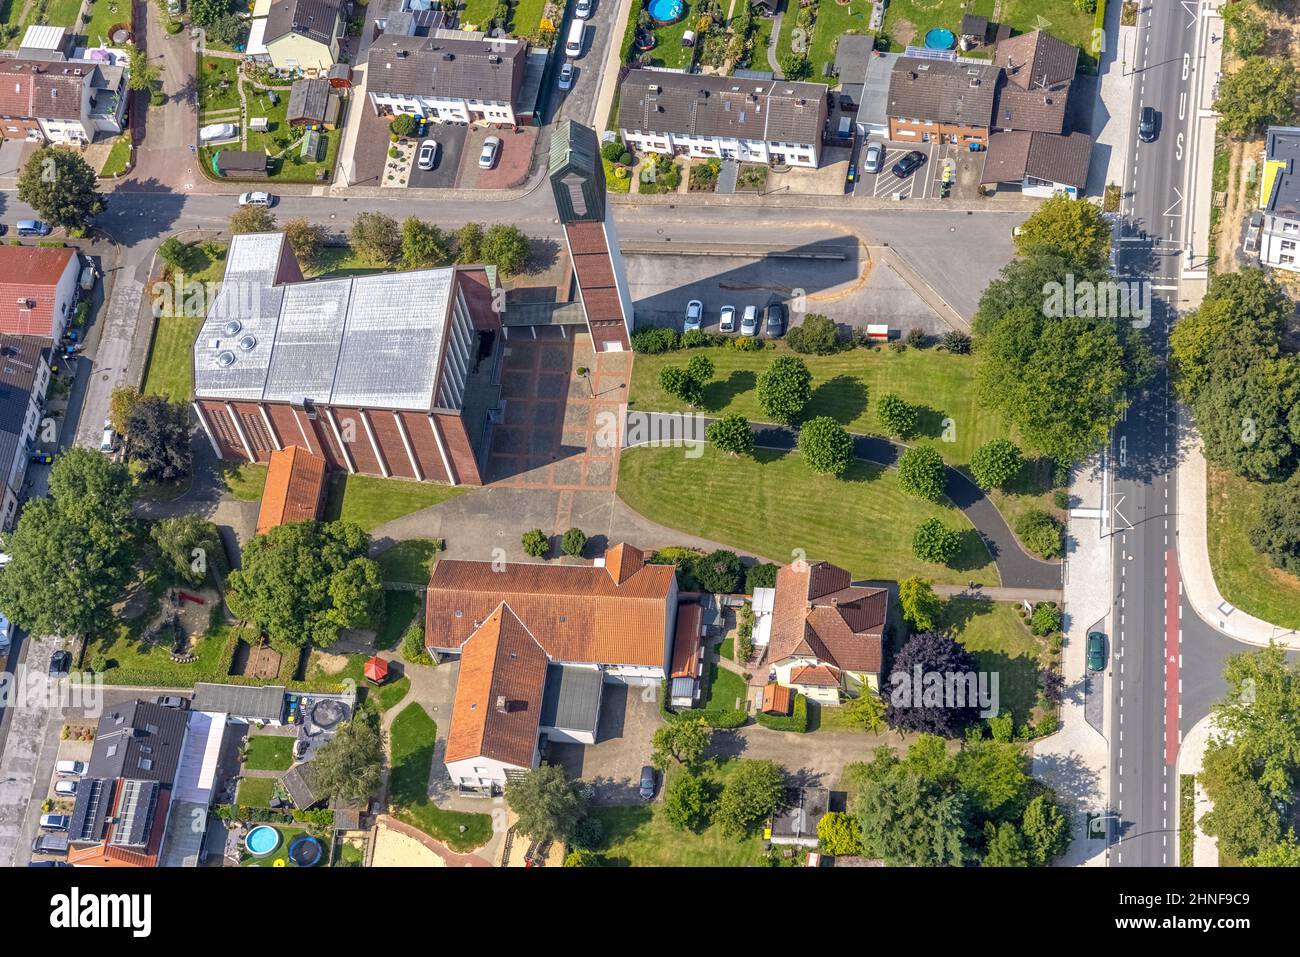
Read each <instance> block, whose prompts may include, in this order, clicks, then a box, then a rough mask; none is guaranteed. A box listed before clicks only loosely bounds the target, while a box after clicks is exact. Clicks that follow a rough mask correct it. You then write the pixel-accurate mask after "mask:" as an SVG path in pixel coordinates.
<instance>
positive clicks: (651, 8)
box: [646, 0, 686, 24]
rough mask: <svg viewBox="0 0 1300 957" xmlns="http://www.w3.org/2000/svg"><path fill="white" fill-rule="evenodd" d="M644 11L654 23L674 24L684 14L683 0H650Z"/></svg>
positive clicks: (684, 5)
mask: <svg viewBox="0 0 1300 957" xmlns="http://www.w3.org/2000/svg"><path fill="white" fill-rule="evenodd" d="M646 11H647V12H648V13H649V14H650V19H651V20H653V21H654V22H655V23H659V24H667V23H676V22H677V21H678V20H680V19H681V18H682V16H683V15H684V14H685V13H686V4H685V2H684V0H650V2H649V3H648V4H646Z"/></svg>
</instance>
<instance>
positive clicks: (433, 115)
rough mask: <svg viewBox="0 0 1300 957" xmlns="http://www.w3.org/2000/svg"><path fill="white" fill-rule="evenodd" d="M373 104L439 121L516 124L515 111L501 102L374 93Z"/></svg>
mask: <svg viewBox="0 0 1300 957" xmlns="http://www.w3.org/2000/svg"><path fill="white" fill-rule="evenodd" d="M370 102H371V103H373V104H374V105H375V106H377V107H382V106H386V107H388V108H389V109H391V110H392V111H393V112H394V113H409V114H411V115H412V116H423V117H425V118H426V119H428V120H430V121H432V122H436V123H445V122H457V123H470V122H475V121H481V122H485V123H502V124H509V125H514V124H515V123H516V122H517V120H516V118H515V111H514V108H513V107H512V106H511V105H510V104H509V103H502V102H500V101H497V100H466V99H461V98H449V97H441V96H431V95H430V96H424V95H415V96H396V95H393V94H388V93H371V94H370Z"/></svg>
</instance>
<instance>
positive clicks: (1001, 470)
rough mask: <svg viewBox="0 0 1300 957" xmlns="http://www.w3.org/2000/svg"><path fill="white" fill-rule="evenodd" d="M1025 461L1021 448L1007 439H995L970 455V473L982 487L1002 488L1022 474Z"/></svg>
mask: <svg viewBox="0 0 1300 957" xmlns="http://www.w3.org/2000/svg"><path fill="white" fill-rule="evenodd" d="M1023 466H1024V461H1023V460H1022V459H1021V458H1020V449H1018V448H1016V446H1015V444H1014V443H1013V442H1009V441H1007V440H1006V439H993V440H992V441H990V442H985V443H984V444H983V445H981V446H980V447H979V448H977V449H976V450H975V451H974V452H973V453H972V454H971V457H970V473H971V476H972V477H973V478H974V479H975V483H976V484H977V485H979V487H980V488H983V489H990V488H1001V487H1002V486H1003V485H1006V484H1007V482H1010V481H1011V480H1012V479H1013V478H1015V477H1016V476H1017V475H1019V474H1020V469H1021V468H1022V467H1023Z"/></svg>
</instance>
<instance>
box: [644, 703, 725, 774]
mask: <svg viewBox="0 0 1300 957" xmlns="http://www.w3.org/2000/svg"><path fill="white" fill-rule="evenodd" d="M712 741H713V729H712V728H710V727H709V725H708V723H707V722H706V721H705V720H704V719H703V718H701V717H686V718H682V719H681V720H679V721H670V722H669V723H668V724H665V725H664V726H663V727H661V728H656V729H655V733H654V739H653V744H654V753H653V754H652V756H651V759H650V760H651V763H652V764H654V766H655V767H657V768H658V769H659V770H660V771H663V772H665V773H666V772H667V771H668V768H669V762H670V760H672V761H676V762H677V763H678V764H682V765H684V766H685V767H687V768H695V767H698V766H699V763H700V762H701V761H702V760H703V759H704V753H705V752H706V751H708V749H709V744H710V743H711V742H712Z"/></svg>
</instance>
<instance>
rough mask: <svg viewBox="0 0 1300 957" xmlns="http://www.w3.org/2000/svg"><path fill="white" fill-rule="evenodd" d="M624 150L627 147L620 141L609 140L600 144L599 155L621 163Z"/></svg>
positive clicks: (612, 161)
mask: <svg viewBox="0 0 1300 957" xmlns="http://www.w3.org/2000/svg"><path fill="white" fill-rule="evenodd" d="M626 151H627V147H625V146H624V145H623V144H622V143H621V142H620V141H618V140H610V141H609V142H608V143H606V144H604V145H603V146H601V148H600V155H601V156H603V157H604V158H605V159H607V160H609V162H611V163H621V162H622V161H623V154H624V153H625V152H626Z"/></svg>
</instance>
